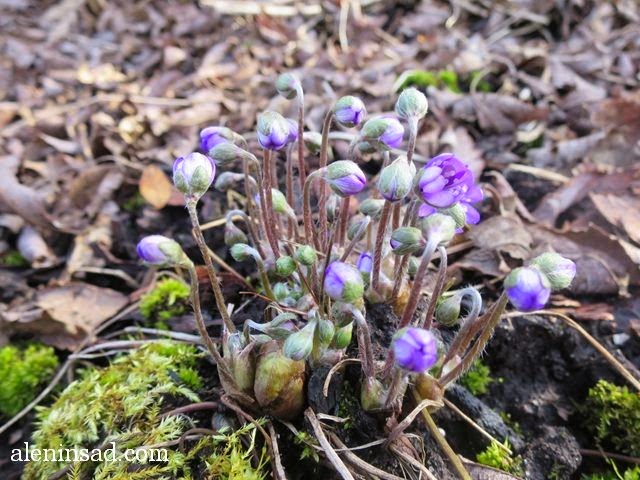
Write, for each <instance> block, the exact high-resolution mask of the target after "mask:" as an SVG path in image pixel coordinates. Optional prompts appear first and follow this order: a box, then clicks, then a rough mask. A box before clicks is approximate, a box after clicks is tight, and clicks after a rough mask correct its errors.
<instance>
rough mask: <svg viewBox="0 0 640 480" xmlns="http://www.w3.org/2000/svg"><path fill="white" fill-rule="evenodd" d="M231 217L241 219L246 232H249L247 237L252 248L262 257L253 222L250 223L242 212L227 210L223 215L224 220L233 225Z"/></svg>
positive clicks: (249, 219)
mask: <svg viewBox="0 0 640 480" xmlns="http://www.w3.org/2000/svg"><path fill="white" fill-rule="evenodd" d="M233 217H240V218H241V219H242V221H243V222H244V224H245V225H246V226H247V230H248V231H249V237H250V238H251V243H253V246H254V247H255V249H256V250H258V253H259V254H260V255H261V256H262V255H264V252H262V253H261V252H260V243H259V242H258V235H257V233H256V230H255V228H254V225H253V222H252V221H251V218H249V216H248V215H247V214H246V212H243V211H242V210H229V211H228V212H227V214H226V215H225V219H226V220H227V221H228V222H232V223H233Z"/></svg>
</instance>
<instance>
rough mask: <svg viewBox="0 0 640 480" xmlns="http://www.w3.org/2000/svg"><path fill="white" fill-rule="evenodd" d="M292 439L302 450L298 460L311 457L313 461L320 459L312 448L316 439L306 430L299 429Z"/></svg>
mask: <svg viewBox="0 0 640 480" xmlns="http://www.w3.org/2000/svg"><path fill="white" fill-rule="evenodd" d="M293 441H294V442H295V443H296V444H297V445H300V446H301V447H302V452H301V453H300V460H304V459H305V458H311V459H313V461H314V462H316V463H318V462H319V461H320V456H319V455H318V452H316V449H315V448H313V445H316V443H317V442H316V441H315V440H314V438H313V437H312V436H311V435H310V434H309V433H307V432H304V431H300V432H298V433H297V435H296V436H295V437H294V438H293Z"/></svg>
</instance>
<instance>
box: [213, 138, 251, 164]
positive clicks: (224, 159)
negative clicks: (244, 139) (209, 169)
mask: <svg viewBox="0 0 640 480" xmlns="http://www.w3.org/2000/svg"><path fill="white" fill-rule="evenodd" d="M209 156H210V157H211V158H212V159H213V161H214V162H216V165H218V166H225V165H229V164H231V163H233V162H235V161H236V160H242V159H245V158H249V157H250V156H251V154H250V153H249V152H247V151H246V150H244V149H242V148H240V147H239V146H238V145H235V144H233V143H228V142H225V143H219V144H218V145H216V146H215V147H213V148H211V149H210V150H209Z"/></svg>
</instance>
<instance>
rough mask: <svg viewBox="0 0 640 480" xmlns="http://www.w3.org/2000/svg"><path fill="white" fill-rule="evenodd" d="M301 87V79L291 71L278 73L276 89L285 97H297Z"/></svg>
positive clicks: (289, 98)
mask: <svg viewBox="0 0 640 480" xmlns="http://www.w3.org/2000/svg"><path fill="white" fill-rule="evenodd" d="M299 87H300V80H298V78H297V77H296V76H295V75H293V74H291V73H282V74H280V75H278V78H277V79H276V90H277V91H278V93H279V94H280V95H282V96H283V97H284V98H286V99H288V100H291V99H293V98H296V95H297V94H298V90H297V89H298V88H299Z"/></svg>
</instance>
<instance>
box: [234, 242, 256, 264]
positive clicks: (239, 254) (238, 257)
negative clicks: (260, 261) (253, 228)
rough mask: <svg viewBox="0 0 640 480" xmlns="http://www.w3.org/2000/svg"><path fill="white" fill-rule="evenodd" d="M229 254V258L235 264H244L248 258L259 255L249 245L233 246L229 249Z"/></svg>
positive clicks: (239, 244)
mask: <svg viewBox="0 0 640 480" xmlns="http://www.w3.org/2000/svg"><path fill="white" fill-rule="evenodd" d="M229 253H231V257H232V258H233V259H234V260H235V261H236V262H244V261H246V260H249V259H250V258H256V256H258V257H259V254H258V252H257V251H256V249H255V248H252V247H251V246H250V245H247V244H246V243H236V244H234V245H233V246H232V247H231V248H230V249H229Z"/></svg>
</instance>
